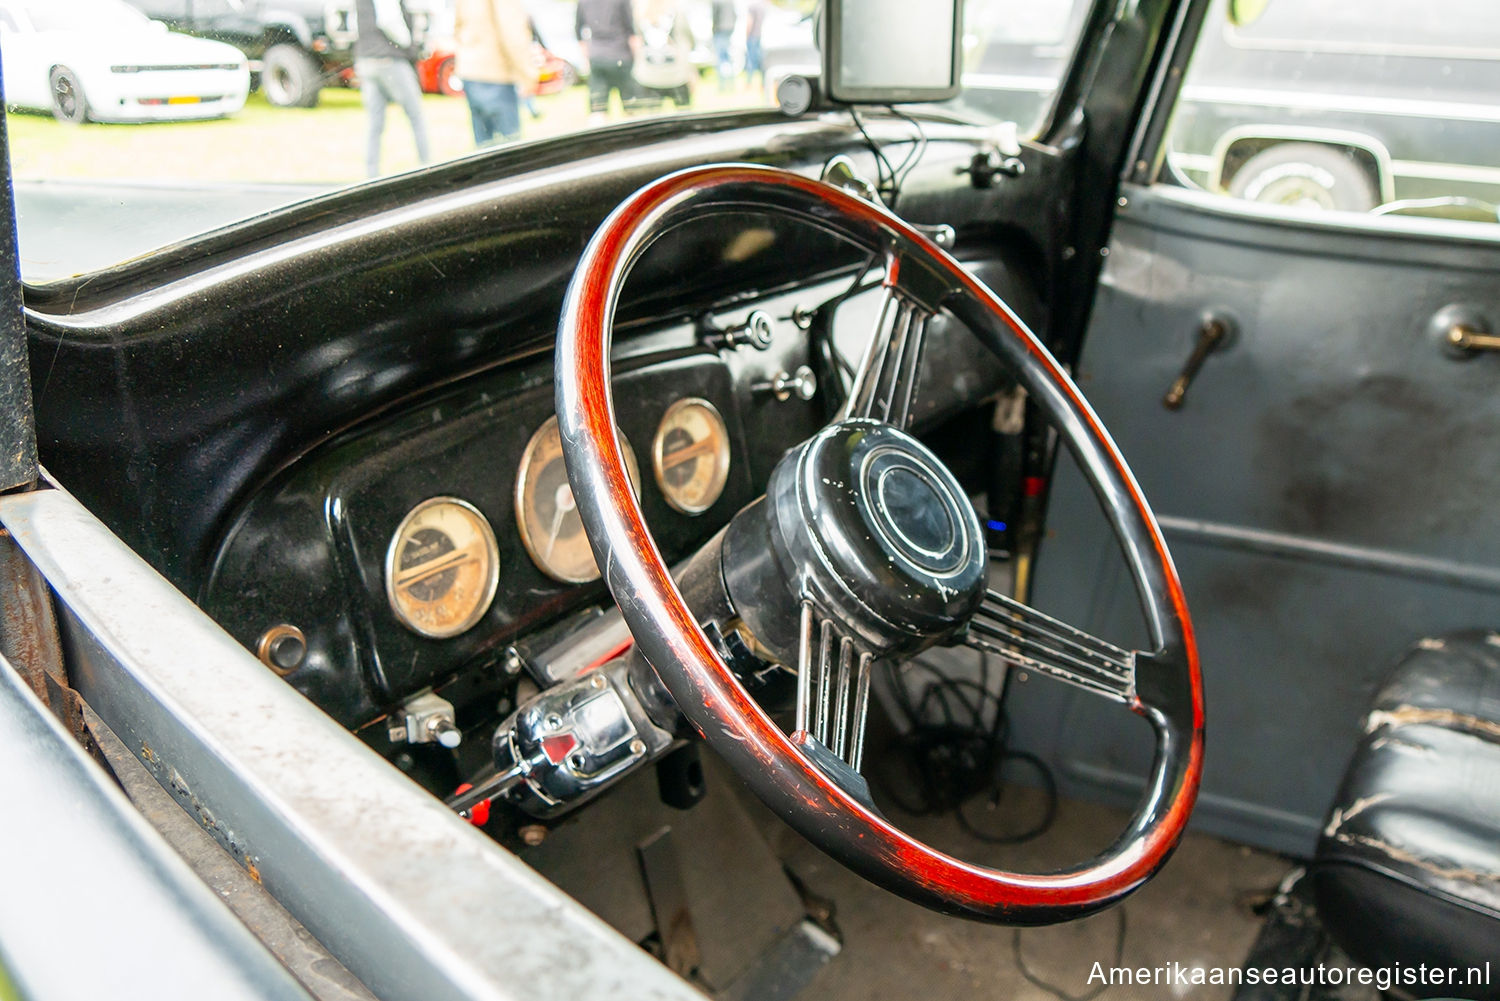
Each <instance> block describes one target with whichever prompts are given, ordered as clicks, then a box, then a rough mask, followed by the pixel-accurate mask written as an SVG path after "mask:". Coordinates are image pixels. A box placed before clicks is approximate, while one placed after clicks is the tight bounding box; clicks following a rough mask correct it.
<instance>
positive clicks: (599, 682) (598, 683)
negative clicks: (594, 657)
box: [589, 674, 609, 688]
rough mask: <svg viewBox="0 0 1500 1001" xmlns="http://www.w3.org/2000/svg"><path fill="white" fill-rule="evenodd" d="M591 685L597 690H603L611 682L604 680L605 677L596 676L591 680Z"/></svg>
mask: <svg viewBox="0 0 1500 1001" xmlns="http://www.w3.org/2000/svg"><path fill="white" fill-rule="evenodd" d="M589 684H590V685H593V686H594V687H595V688H603V687H604V686H605V685H607V684H609V682H607V681H605V680H604V675H602V674H596V675H594V676H593V677H592V678H590V679H589Z"/></svg>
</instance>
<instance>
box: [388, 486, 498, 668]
mask: <svg viewBox="0 0 1500 1001" xmlns="http://www.w3.org/2000/svg"><path fill="white" fill-rule="evenodd" d="M499 580H500V548H499V547H498V546H497V545H496V544H495V533H494V531H493V530H492V529H491V528H490V523H489V522H488V521H486V520H485V518H484V515H482V514H480V513H479V510H478V509H477V508H475V507H474V505H472V504H469V503H467V502H466V501H461V500H459V499H458V498H456V497H433V498H431V499H430V500H425V501H423V502H422V503H420V504H418V505H417V506H416V507H414V508H412V509H411V510H410V511H409V512H407V515H406V517H405V518H402V519H401V524H400V526H398V527H397V529H396V534H395V535H393V536H392V537H391V545H390V548H389V549H387V550H386V554H385V596H386V599H387V600H388V601H389V602H390V605H391V611H392V612H394V613H395V615H396V618H397V619H399V620H400V621H401V623H402V624H403V625H405V626H406V627H408V628H409V629H411V630H413V631H415V632H417V633H420V634H421V635H423V636H427V637H429V638H431V639H446V638H447V637H449V636H457V635H458V634H459V633H461V632H464V631H465V630H467V629H469V628H470V627H471V626H473V625H474V623H476V622H478V621H479V620H480V619H481V618H482V617H483V616H484V613H485V612H487V611H489V608H490V602H492V601H494V600H495V587H496V585H497V584H498V583H499Z"/></svg>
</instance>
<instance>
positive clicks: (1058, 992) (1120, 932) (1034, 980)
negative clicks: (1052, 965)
mask: <svg viewBox="0 0 1500 1001" xmlns="http://www.w3.org/2000/svg"><path fill="white" fill-rule="evenodd" d="M1115 917H1116V918H1117V919H1118V924H1117V925H1116V927H1115V960H1114V963H1113V964H1112V965H1113V966H1114V968H1115V969H1119V968H1120V967H1121V966H1123V965H1125V908H1124V907H1123V906H1116V907H1115ZM1021 931H1022V929H1021V928H1020V927H1019V926H1017V927H1016V928H1015V929H1014V931H1013V932H1012V934H1011V939H1010V946H1011V953H1012V954H1013V955H1014V957H1015V960H1016V969H1018V970H1020V971H1021V976H1023V977H1025V978H1026V982H1027V983H1028V984H1030V985H1031V986H1033V987H1036V988H1039V989H1041V990H1044V991H1046V992H1047V993H1048V994H1051V995H1052V996H1053V997H1055V998H1057V1001H1094V998H1096V997H1098V996H1099V995H1100V994H1103V993H1104V992H1105V991H1107V990H1109V986H1110V985H1109V980H1108V978H1106V979H1105V981H1104V983H1102V984H1099V985H1098V986H1097V987H1095V988H1093V989H1092V990H1088V991H1084V992H1083V993H1082V994H1069V993H1068V992H1067V991H1065V990H1063V989H1062V988H1061V987H1058V986H1057V985H1055V984H1049V983H1048V982H1047V981H1045V980H1043V979H1042V978H1041V977H1039V976H1037V975H1036V974H1035V973H1033V972H1032V971H1031V968H1030V967H1029V966H1027V965H1026V959H1025V957H1024V956H1022V955H1021Z"/></svg>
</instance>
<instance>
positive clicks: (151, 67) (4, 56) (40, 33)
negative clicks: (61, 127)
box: [0, 0, 250, 124]
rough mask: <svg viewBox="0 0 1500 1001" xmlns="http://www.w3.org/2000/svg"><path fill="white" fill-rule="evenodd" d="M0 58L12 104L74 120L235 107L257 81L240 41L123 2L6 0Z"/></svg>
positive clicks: (155, 117) (195, 114) (158, 116)
mask: <svg viewBox="0 0 1500 1001" xmlns="http://www.w3.org/2000/svg"><path fill="white" fill-rule="evenodd" d="M0 64H3V66H4V73H5V97H6V101H7V102H8V103H9V104H10V105H11V106H13V107H18V108H33V109H36V110H39V111H51V112H52V114H53V115H54V116H55V117H56V118H57V119H58V120H59V121H64V122H71V123H75V124H76V123H78V122H86V121H95V122H152V121H180V120H182V119H188V118H218V117H222V116H224V115H232V114H234V113H235V112H236V111H238V110H240V108H241V107H243V106H244V104H245V94H246V91H247V90H248V88H249V85H250V77H249V72H248V71H247V69H246V66H245V58H244V57H243V56H242V55H240V53H239V52H238V51H237V50H236V49H234V48H232V47H230V46H228V45H221V44H219V43H217V42H209V41H205V40H203V39H198V38H188V37H186V36H184V35H179V34H176V33H174V32H169V31H167V30H166V29H165V28H164V27H163V26H162V25H160V24H156V23H154V22H152V21H150V20H148V19H147V18H145V17H143V16H142V15H141V14H139V13H138V12H137V11H135V10H133V9H131V8H130V7H128V6H126V5H125V4H124V3H120V2H117V0H3V2H0Z"/></svg>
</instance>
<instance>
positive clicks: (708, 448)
mask: <svg viewBox="0 0 1500 1001" xmlns="http://www.w3.org/2000/svg"><path fill="white" fill-rule="evenodd" d="M714 446H715V443H714V440H713V439H712V438H700V439H698V440H697V441H695V442H693V443H692V444H691V445H685V446H683V447H682V448H679V449H678V450H677V451H675V452H668V453H667V454H666V455H664V456H662V460H661V464H662V468H663V469H672V468H675V467H677V466H680V465H682V464H683V463H684V462H687V461H688V460H689V459H696V458H698V456H700V455H704V454H706V453H708V452H712V451H713V450H714Z"/></svg>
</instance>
